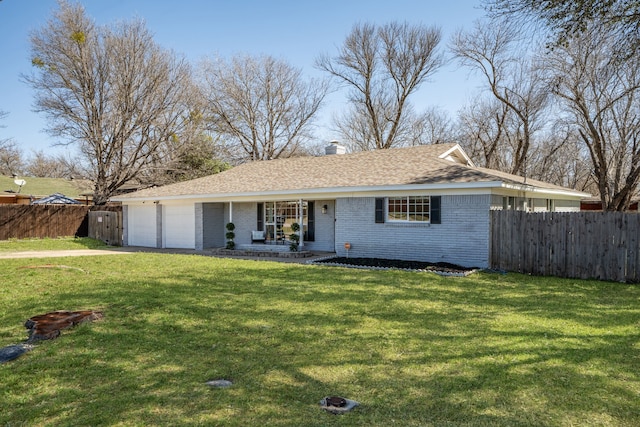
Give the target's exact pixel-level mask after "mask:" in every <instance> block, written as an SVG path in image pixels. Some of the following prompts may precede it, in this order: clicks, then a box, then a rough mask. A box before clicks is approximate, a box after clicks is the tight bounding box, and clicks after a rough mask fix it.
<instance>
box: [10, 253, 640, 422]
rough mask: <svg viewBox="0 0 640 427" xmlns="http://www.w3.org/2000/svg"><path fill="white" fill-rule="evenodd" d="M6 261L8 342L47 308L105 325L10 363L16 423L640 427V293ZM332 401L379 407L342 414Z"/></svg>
mask: <svg viewBox="0 0 640 427" xmlns="http://www.w3.org/2000/svg"><path fill="white" fill-rule="evenodd" d="M0 246H1V245H0ZM0 265H1V266H2V268H1V269H0V347H3V346H5V345H9V344H16V343H19V342H21V341H23V340H24V339H26V336H27V334H26V329H24V327H23V323H24V321H25V320H26V319H27V318H28V317H31V316H34V315H37V314H42V313H46V312H48V311H53V310H82V309H95V310H103V311H104V314H105V317H104V319H103V320H100V321H97V322H94V323H90V324H83V325H80V326H78V327H76V328H75V329H72V330H67V331H63V332H62V335H61V336H60V337H59V338H58V339H56V340H52V341H44V342H41V343H40V344H38V345H37V346H36V347H35V348H34V349H33V350H32V351H31V352H29V353H27V354H25V355H23V356H22V357H20V358H19V359H17V360H14V361H11V362H8V363H6V364H2V365H0V384H1V385H2V387H1V388H0V390H1V391H0V425H1V426H15V425H29V426H66V425H73V426H84V425H86V426H98V425H118V426H149V425H171V426H178V425H189V426H191V425H207V426H209V425H225V426H227V425H229V426H390V425H398V426H430V425H435V426H482V425H486V426H532V425H535V426H567V425H576V426H577V425H579V426H588V425H594V426H595V425H597V426H637V425H640V286H638V285H627V284H619V283H604V282H595V281H579V280H566V279H550V278H535V277H527V276H523V275H517V274H508V275H497V274H475V275H472V276H469V277H466V278H452V277H449V278H445V277H440V276H437V275H434V274H431V273H412V272H403V271H366V270H354V269H345V268H336V267H322V266H305V265H292V264H284V263H274V262H266V261H259V262H257V261H244V260H230V259H217V258H208V257H201V256H194V255H168V254H143V253H137V254H128V255H110V256H102V257H73V258H44V259H8V260H1V261H0ZM66 267H74V268H66ZM212 379H228V380H231V381H233V383H234V384H233V386H231V387H230V388H226V389H211V388H209V387H208V386H207V385H206V384H205V383H206V381H208V380H212ZM327 395H339V396H343V397H347V398H350V399H354V400H357V401H359V402H360V403H361V406H360V407H358V408H356V409H355V410H354V411H353V412H351V413H348V414H346V415H331V414H328V413H325V412H324V411H322V410H321V409H320V407H319V405H318V402H319V400H320V399H321V398H322V397H324V396H327Z"/></svg>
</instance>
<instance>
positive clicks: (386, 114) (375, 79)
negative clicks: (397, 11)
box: [316, 22, 444, 149]
mask: <svg viewBox="0 0 640 427" xmlns="http://www.w3.org/2000/svg"><path fill="white" fill-rule="evenodd" d="M440 39H441V32H440V30H439V29H436V28H428V27H425V26H422V25H415V26H413V25H409V24H407V23H404V24H400V23H396V22H393V23H390V24H387V25H384V26H381V27H377V26H375V25H373V24H359V25H356V26H354V27H353V29H352V31H351V33H350V34H349V35H348V36H347V38H346V40H345V41H344V44H343V45H342V47H341V48H340V50H339V52H338V55H337V56H335V57H333V58H332V57H329V56H328V55H323V56H320V57H319V58H318V59H317V61H316V66H317V67H318V68H319V69H321V70H323V71H326V72H327V73H329V74H330V75H332V76H333V77H334V78H337V79H338V81H339V82H340V83H341V84H342V85H344V86H346V87H348V88H349V89H350V91H349V101H350V103H351V105H350V109H349V110H348V111H347V112H346V113H345V114H344V115H343V116H341V117H339V118H338V120H337V123H336V124H337V128H338V129H339V130H340V131H341V132H342V133H343V136H344V138H345V139H346V141H345V142H347V143H351V144H352V145H359V146H360V148H362V149H371V148H375V149H381V148H391V147H393V146H397V145H405V144H412V142H413V141H412V135H415V133H414V132H413V131H415V126H414V125H415V119H416V118H419V117H420V116H416V115H413V114H412V110H411V108H410V106H409V105H410V104H409V98H410V96H411V95H412V94H413V93H415V92H416V91H417V90H418V88H419V87H420V85H421V84H422V83H424V82H425V81H426V80H427V79H428V78H429V76H431V75H432V74H433V73H434V72H435V71H436V70H438V68H440V66H441V65H442V64H443V62H444V57H443V55H442V54H441V53H440V52H439V51H438V44H439V43H440Z"/></svg>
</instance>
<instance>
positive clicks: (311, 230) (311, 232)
mask: <svg viewBox="0 0 640 427" xmlns="http://www.w3.org/2000/svg"><path fill="white" fill-rule="evenodd" d="M315 207H316V204H315V202H307V230H306V231H305V233H304V240H305V241H307V242H313V241H314V240H315V239H316V211H315Z"/></svg>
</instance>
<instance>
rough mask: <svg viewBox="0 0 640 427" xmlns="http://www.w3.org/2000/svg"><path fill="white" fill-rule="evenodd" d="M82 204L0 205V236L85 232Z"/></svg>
mask: <svg viewBox="0 0 640 427" xmlns="http://www.w3.org/2000/svg"><path fill="white" fill-rule="evenodd" d="M89 209H90V207H89V206H86V205H0V240H8V239H28V238H44V237H61V236H83V237H86V236H87V212H89Z"/></svg>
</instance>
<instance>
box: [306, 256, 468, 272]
mask: <svg viewBox="0 0 640 427" xmlns="http://www.w3.org/2000/svg"><path fill="white" fill-rule="evenodd" d="M314 264H328V265H338V266H344V267H359V268H377V269H399V270H415V271H430V272H433V273H438V274H442V275H451V276H466V275H469V274H471V273H473V272H474V271H477V270H478V268H475V267H462V266H460V265H456V264H450V263H446V262H438V263H431V262H423V261H404V260H397V259H384V258H347V257H332V258H325V259H320V260H316V261H314Z"/></svg>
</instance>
